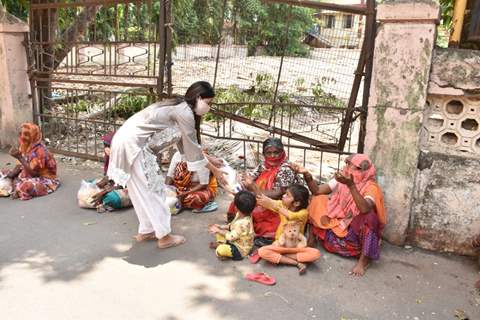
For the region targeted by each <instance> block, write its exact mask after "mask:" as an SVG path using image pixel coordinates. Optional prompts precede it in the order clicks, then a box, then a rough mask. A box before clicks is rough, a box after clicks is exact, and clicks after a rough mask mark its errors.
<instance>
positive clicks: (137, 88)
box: [29, 0, 167, 159]
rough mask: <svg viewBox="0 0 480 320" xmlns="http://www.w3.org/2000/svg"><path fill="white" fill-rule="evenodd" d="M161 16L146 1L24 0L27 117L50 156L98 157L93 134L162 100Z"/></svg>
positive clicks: (157, 5)
mask: <svg viewBox="0 0 480 320" xmlns="http://www.w3.org/2000/svg"><path fill="white" fill-rule="evenodd" d="M164 12H165V4H164V2H163V1H162V2H160V1H153V0H147V1H137V0H83V1H50V2H45V1H39V0H33V1H32V2H31V5H30V18H29V21H30V30H31V32H30V39H29V61H30V68H29V72H30V79H31V85H32V92H33V93H34V96H33V98H34V116H35V120H36V122H37V123H39V124H41V127H42V130H43V133H44V137H45V138H46V140H47V142H48V143H49V145H50V148H51V149H52V150H53V151H54V152H57V153H61V154H66V155H72V156H78V157H83V158H89V159H100V158H101V157H102V155H103V147H102V144H101V136H102V135H103V134H105V132H107V131H110V130H115V129H116V128H117V127H118V126H120V125H121V123H122V122H123V121H124V119H125V118H126V117H128V115H130V114H131V113H132V112H135V111H139V110H140V109H142V108H143V107H145V106H147V105H149V104H150V103H152V102H154V101H156V100H158V99H159V98H161V97H162V92H163V91H164V88H163V86H164V81H163V78H164V77H163V75H164V61H165V55H166V50H167V46H166V41H165V35H164V34H165V28H164V27H162V28H160V27H159V26H160V25H161V24H162V25H164V24H165V21H164V19H165V14H164ZM161 39H163V40H164V41H161Z"/></svg>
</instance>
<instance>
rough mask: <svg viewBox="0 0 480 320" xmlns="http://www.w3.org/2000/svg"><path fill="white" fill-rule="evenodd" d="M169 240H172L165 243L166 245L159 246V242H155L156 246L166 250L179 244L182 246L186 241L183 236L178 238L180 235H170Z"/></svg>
mask: <svg viewBox="0 0 480 320" xmlns="http://www.w3.org/2000/svg"><path fill="white" fill-rule="evenodd" d="M170 238H172V240H171V241H169V242H167V243H162V244H160V243H159V242H160V240H158V241H157V246H158V247H159V248H160V249H167V248H171V247H176V246H179V245H181V244H184V243H185V242H186V241H187V239H185V237H184V236H180V235H173V234H171V235H170Z"/></svg>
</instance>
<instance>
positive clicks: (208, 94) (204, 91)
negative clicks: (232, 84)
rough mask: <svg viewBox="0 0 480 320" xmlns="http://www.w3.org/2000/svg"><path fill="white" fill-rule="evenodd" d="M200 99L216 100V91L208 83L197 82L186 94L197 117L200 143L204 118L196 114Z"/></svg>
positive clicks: (196, 124) (196, 127)
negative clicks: (201, 125)
mask: <svg viewBox="0 0 480 320" xmlns="http://www.w3.org/2000/svg"><path fill="white" fill-rule="evenodd" d="M198 97H200V98H202V99H208V98H214V97H215V90H214V89H213V87H212V85H211V84H210V83H209V82H207V81H197V82H195V83H193V84H192V85H191V86H190V87H189V88H188V89H187V92H185V101H186V102H187V103H188V105H189V106H190V108H192V111H193V116H194V117H195V130H196V131H197V140H198V143H200V124H201V120H202V117H201V116H199V115H197V114H196V113H195V107H196V103H197V99H198Z"/></svg>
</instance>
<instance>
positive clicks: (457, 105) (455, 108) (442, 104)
mask: <svg viewBox="0 0 480 320" xmlns="http://www.w3.org/2000/svg"><path fill="white" fill-rule="evenodd" d="M424 115H425V118H424V119H423V136H424V137H423V142H424V143H423V145H424V147H426V148H427V149H429V150H431V151H436V152H441V153H447V154H456V155H461V156H467V157H468V156H475V157H478V155H480V96H475V97H466V96H440V95H430V96H429V97H428V99H427V106H426V108H425V114H424Z"/></svg>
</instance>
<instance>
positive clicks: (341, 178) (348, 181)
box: [335, 171, 355, 187]
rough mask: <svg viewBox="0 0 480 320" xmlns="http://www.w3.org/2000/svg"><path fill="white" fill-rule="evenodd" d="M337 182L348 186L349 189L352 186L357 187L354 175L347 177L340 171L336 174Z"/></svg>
mask: <svg viewBox="0 0 480 320" xmlns="http://www.w3.org/2000/svg"><path fill="white" fill-rule="evenodd" d="M335 180H337V181H338V182H340V183H341V184H344V185H347V186H348V187H351V186H353V185H355V183H354V182H353V176H352V175H350V176H349V177H347V176H346V175H344V174H343V173H341V172H340V171H337V172H335Z"/></svg>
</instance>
